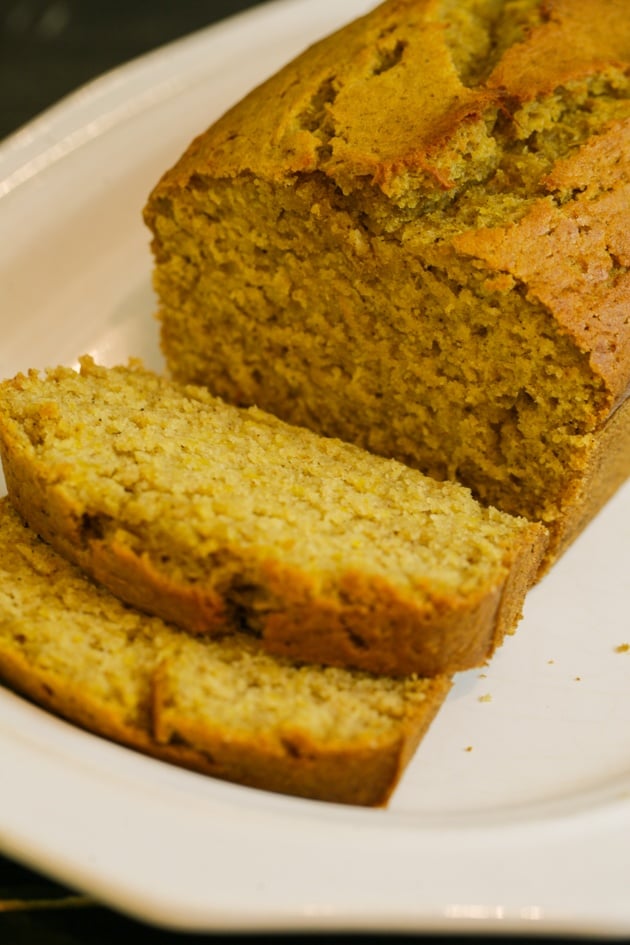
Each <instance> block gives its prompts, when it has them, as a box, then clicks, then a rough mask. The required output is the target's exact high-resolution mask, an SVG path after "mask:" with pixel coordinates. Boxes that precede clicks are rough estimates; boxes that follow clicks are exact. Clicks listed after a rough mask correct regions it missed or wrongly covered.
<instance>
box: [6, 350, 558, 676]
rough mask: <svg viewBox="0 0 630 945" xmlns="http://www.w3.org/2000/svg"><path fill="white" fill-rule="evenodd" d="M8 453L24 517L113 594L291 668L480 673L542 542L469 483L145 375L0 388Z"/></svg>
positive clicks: (33, 381)
mask: <svg viewBox="0 0 630 945" xmlns="http://www.w3.org/2000/svg"><path fill="white" fill-rule="evenodd" d="M0 448H1V450H2V457H3V463H4V468H5V475H6V479H7V483H8V489H9V494H10V496H11V499H12V501H13V503H14V504H15V505H16V507H17V508H18V509H19V510H20V512H21V514H22V515H23V516H24V518H25V519H26V520H27V521H29V523H30V524H31V525H32V526H33V527H34V528H35V529H36V530H37V531H38V532H39V533H40V534H42V535H43V536H44V537H45V538H46V539H47V540H49V541H51V542H52V543H53V544H54V545H55V547H57V549H58V550H60V551H62V552H63V553H64V554H66V555H68V556H70V557H71V558H72V559H73V560H75V561H76V562H77V563H79V564H80V565H81V566H82V567H85V568H86V569H87V570H88V571H89V572H90V573H91V574H92V575H93V576H94V577H96V578H97V579H99V580H102V581H103V582H104V583H106V584H108V586H110V589H111V590H114V591H115V592H117V593H119V595H120V596H123V597H124V598H125V599H127V600H128V601H129V602H130V603H133V604H137V605H139V606H144V607H145V608H146V609H148V610H150V611H152V612H156V613H158V615H160V616H162V617H169V618H170V619H173V620H175V621H176V622H180V623H182V625H184V626H186V627H187V629H193V630H196V631H214V632H217V633H225V632H226V627H230V626H232V627H233V626H235V625H240V626H241V627H242V628H243V629H247V630H248V631H249V632H251V633H253V634H255V635H257V636H260V637H262V639H263V640H264V641H268V642H269V644H270V645H272V646H273V645H274V641H275V643H276V645H277V646H278V647H279V648H280V649H281V650H283V649H284V650H287V651H289V650H290V651H291V653H290V655H293V656H295V657H296V658H313V657H315V655H316V654H317V659H318V660H319V659H320V658H321V660H323V661H325V662H328V661H329V660H328V658H327V653H329V651H330V654H329V655H330V662H333V663H338V664H346V663H351V664H354V665H358V666H360V667H361V668H367V669H371V670H372V669H373V670H374V671H384V672H389V671H392V672H406V671H420V670H421V669H422V670H423V671H426V670H427V669H430V670H431V671H432V672H436V671H441V670H442V669H444V670H445V671H451V669H454V668H458V666H459V664H460V663H461V662H463V663H465V662H467V661H468V660H469V659H471V658H472V659H474V660H478V659H483V658H485V656H486V655H487V651H488V649H489V648H491V647H492V646H493V645H494V643H495V642H496V639H495V638H496V637H497V636H498V635H500V634H502V633H504V632H506V631H508V630H511V629H513V625H514V624H515V623H516V620H517V619H518V617H520V607H521V603H522V598H523V596H524V593H525V591H526V588H527V586H528V585H529V584H530V583H531V581H532V580H533V572H534V571H535V568H536V565H537V562H538V560H539V558H540V554H541V553H542V548H543V546H544V541H545V537H544V535H543V534H542V531H543V530H542V529H540V528H539V527H538V526H532V525H530V524H529V523H528V522H526V521H525V520H524V519H515V518H513V517H511V516H509V515H506V514H504V513H501V512H498V511H496V510H495V509H492V508H484V507H482V506H481V505H480V504H478V503H477V502H476V501H475V500H474V499H473V498H472V497H471V495H470V493H469V492H468V490H467V489H465V488H462V487H460V486H458V485H456V484H452V483H448V482H447V483H442V482H436V481H434V480H432V479H429V478H427V477H425V476H423V475H421V474H420V473H419V472H418V471H416V470H413V469H410V468H408V467H406V466H404V465H403V464H401V463H399V462H397V461H395V460H388V459H384V458H382V457H378V456H373V455H371V454H368V453H367V452H365V451H363V450H361V449H359V448H357V447H355V446H352V445H348V444H345V443H342V442H340V441H338V440H335V439H331V438H324V437H321V436H318V435H316V434H314V433H312V432H311V431H309V430H306V429H300V428H296V427H292V426H288V425H286V424H284V423H282V422H281V421H279V420H276V419H275V418H273V417H272V416H270V415H268V414H266V413H263V412H262V411H260V410H258V409H255V408H251V409H248V410H243V409H238V408H235V407H232V406H229V405H226V404H224V403H223V402H222V401H220V400H218V399H217V398H214V397H212V396H211V395H209V394H208V393H207V392H206V391H205V390H204V389H201V388H193V387H190V386H189V387H187V388H183V387H181V386H180V385H178V384H176V383H173V382H170V381H168V380H165V379H163V378H160V377H158V376H157V375H155V374H153V373H152V372H149V371H145V370H143V369H142V368H140V367H139V366H138V365H135V366H131V367H120V368H112V369H107V368H102V367H98V366H96V365H95V364H94V363H93V362H92V361H91V360H90V359H84V361H83V367H82V371H81V373H76V372H74V371H72V370H70V369H68V368H58V369H55V370H53V371H50V372H48V374H47V375H45V376H40V375H39V374H37V373H36V372H31V374H30V375H29V376H28V377H25V376H23V375H20V376H18V377H17V378H16V379H14V380H13V381H9V382H7V383H5V384H4V385H3V386H2V389H1V392H0ZM278 641H279V642H278ZM397 641H398V642H399V643H400V644H401V647H400V651H397V650H396V642H397ZM287 655H289V653H288V652H287Z"/></svg>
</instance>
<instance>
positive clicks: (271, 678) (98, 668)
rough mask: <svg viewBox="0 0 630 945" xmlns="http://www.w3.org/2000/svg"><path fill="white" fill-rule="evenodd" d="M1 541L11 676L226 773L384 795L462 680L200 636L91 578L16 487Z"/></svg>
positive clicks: (325, 794)
mask: <svg viewBox="0 0 630 945" xmlns="http://www.w3.org/2000/svg"><path fill="white" fill-rule="evenodd" d="M0 542H1V543H2V556H1V557H0V674H2V676H3V677H4V678H5V679H8V681H9V682H11V683H13V684H14V685H15V686H16V687H17V688H18V689H20V690H22V691H24V692H26V693H27V694H28V695H30V696H31V697H33V698H35V699H36V700H37V701H39V702H41V703H42V704H44V705H47V706H48V707H49V708H53V709H54V710H56V711H58V712H60V713H61V714H62V715H65V716H66V717H68V718H70V719H72V720H74V721H76V722H79V723H81V724H83V725H85V726H86V727H87V728H90V729H92V730H94V731H97V732H101V733H103V734H106V735H108V736H110V737H113V738H116V739H117V740H119V741H122V742H125V743H127V744H131V745H132V746H134V747H136V748H140V749H142V750H144V751H147V752H149V753H151V754H155V755H157V756H158V757H165V758H166V760H171V761H176V762H179V763H183V764H186V765H188V766H189V767H192V768H199V769H200V770H202V771H206V772H207V773H210V774H214V775H216V776H218V777H226V778H228V779H229V780H237V781H240V782H242V783H245V784H249V785H252V786H255V787H263V788H270V789H272V790H279V791H286V792H288V793H296V794H302V795H304V796H312V797H318V798H320V799H324V800H337V801H341V802H347V803H361V804H377V803H383V802H384V801H385V800H386V799H387V797H388V796H389V793H390V792H391V790H392V789H393V786H394V784H395V783H396V781H397V779H398V777H399V776H400V774H401V772H402V770H403V768H404V765H405V764H406V762H407V761H408V759H409V757H410V756H411V754H412V752H413V750H414V748H415V746H416V744H417V742H418V741H419V739H420V737H421V735H422V734H423V732H424V731H425V729H426V727H427V726H428V724H429V722H430V721H431V719H432V718H433V715H434V714H435V712H436V711H437V708H438V706H439V705H440V704H441V702H442V700H443V699H444V698H445V696H446V694H447V692H448V690H449V687H450V681H449V680H448V679H447V678H445V677H439V678H435V679H420V678H418V677H415V676H409V677H406V678H404V679H391V678H388V677H382V676H378V677H376V676H370V675H369V674H367V673H361V672H349V671H345V670H343V669H337V668H332V667H323V666H315V665H300V664H295V663H292V662H290V661H288V660H284V659H277V658H274V657H273V656H270V655H269V654H266V653H265V652H263V651H262V650H261V649H260V647H259V645H258V644H257V642H256V641H255V640H252V639H251V638H250V637H246V636H243V635H241V634H234V635H232V636H230V637H226V638H225V639H221V640H214V639H209V638H204V639H203V640H200V639H195V638H194V637H192V636H190V635H187V634H186V633H183V632H181V631H179V630H178V629H176V628H175V627H173V626H170V625H167V624H165V623H163V622H162V621H161V620H159V619H157V618H151V617H147V616H146V615H145V614H142V613H140V612H138V611H136V610H134V609H133V608H131V607H128V606H126V605H125V604H123V603H122V602H121V601H119V600H118V599H117V598H115V597H113V596H112V595H110V594H109V593H108V592H107V591H106V590H104V589H103V588H101V587H99V586H97V585H95V584H93V583H92V582H90V581H89V580H88V579H87V578H86V577H85V576H84V575H83V574H82V573H81V572H80V571H79V569H78V568H76V567H75V566H74V565H72V564H70V563H69V562H68V561H66V560H65V559H64V558H62V557H60V556H59V555H57V554H56V553H55V552H54V551H53V550H52V549H51V548H50V547H49V546H48V545H46V544H44V543H43V542H42V541H41V540H40V539H39V538H38V537H37V536H36V535H35V534H34V532H33V531H32V530H30V529H29V528H27V527H26V526H25V525H24V524H23V523H22V522H21V520H20V519H19V518H18V516H17V514H16V513H15V512H14V510H13V509H12V507H11V506H10V505H9V503H8V501H7V499H6V498H5V499H3V500H0ZM362 782H364V783H362Z"/></svg>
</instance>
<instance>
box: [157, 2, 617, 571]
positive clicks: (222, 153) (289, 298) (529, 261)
mask: <svg viewBox="0 0 630 945" xmlns="http://www.w3.org/2000/svg"><path fill="white" fill-rule="evenodd" d="M629 63H630V16H629V15H628V5H627V4H626V3H624V2H622V0H554V2H553V3H549V2H546V0H388V2H385V3H383V4H381V5H380V6H378V7H377V8H376V9H374V10H373V11H372V12H370V13H368V14H367V15H366V16H365V17H362V18H361V19H358V20H356V21H354V22H352V23H350V24H349V25H348V26H346V27H345V28H344V29H342V30H341V31H339V32H337V33H335V34H334V35H332V36H330V37H328V38H326V39H324V40H323V41H321V42H319V43H318V44H316V45H315V46H313V47H312V48H310V49H309V50H307V51H306V52H305V53H304V54H303V55H301V56H300V57H299V58H297V59H296V60H295V61H294V62H292V63H290V64H289V65H287V66H286V67H285V68H283V69H282V70H281V71H280V72H279V73H278V74H277V75H275V76H273V77H272V78H270V79H269V80H268V81H267V82H265V83H264V84H263V85H261V86H260V87H259V88H257V89H255V90H254V91H253V92H252V93H251V94H250V95H248V96H247V97H246V98H245V99H244V100H242V101H241V102H240V103H238V104H237V105H236V106H235V107H234V108H232V109H231V110H230V111H229V112H228V113H227V114H226V115H225V116H224V117H223V118H221V119H220V120H219V121H218V122H217V123H216V124H214V125H213V127H211V128H210V129H209V130H207V131H206V132H205V133H203V134H201V135H200V136H199V137H198V138H197V139H196V140H195V141H194V142H193V143H192V144H191V146H190V147H189V149H188V150H187V151H186V152H185V154H184V155H183V156H182V157H181V159H180V160H179V161H178V163H177V164H176V165H175V166H174V167H173V168H172V169H171V170H169V171H168V172H166V174H165V175H164V177H163V178H162V180H161V181H160V182H159V183H158V184H157V186H156V187H155V189H154V190H153V192H152V194H151V196H150V198H149V200H148V204H147V206H146V210H145V217H146V221H147V224H148V226H149V227H150V229H151V231H152V234H153V250H154V254H155V262H156V268H155V286H156V290H157V293H158V296H159V317H160V320H161V333H162V346H163V350H164V352H165V355H166V359H167V363H168V367H169V369H170V371H171V372H172V374H173V375H174V376H175V377H176V378H178V379H180V380H182V381H187V382H195V383H200V384H205V385H208V387H209V388H210V389H211V390H212V391H213V392H214V393H216V394H218V395H220V396H222V397H224V398H226V399H228V400H230V401H233V402H235V403H238V404H242V405H248V404H257V405H258V406H259V407H261V408H263V409H265V410H268V411H270V412H272V413H274V414H276V415H278V416H279V417H281V418H283V419H285V420H288V421H291V422H293V423H297V424H300V425H304V426H308V427H311V428H313V429H314V430H317V431H319V432H323V433H325V434H327V435H332V436H336V437H340V438H341V439H344V440H347V441H352V442H355V443H357V444H360V445H361V446H363V447H365V448H367V449H369V450H371V451H373V452H376V453H381V454H383V455H386V456H391V457H395V458H397V459H398V460H401V461H403V462H405V463H408V464H410V465H412V466H415V467H417V468H419V469H420V470H422V471H423V472H424V473H426V474H429V475H431V476H434V477H436V478H439V479H453V480H458V481H460V482H462V483H464V484H465V485H467V486H468V487H470V488H471V490H472V491H473V493H474V495H475V496H476V497H477V498H479V499H480V500H481V501H483V502H484V503H487V504H490V505H495V506H497V507H499V508H501V509H502V510H504V511H508V512H511V513H513V514H518V515H522V516H525V517H526V518H528V519H530V520H536V521H541V522H544V523H545V524H546V526H547V527H548V528H549V530H550V532H551V541H550V545H549V551H548V555H547V557H546V559H545V567H548V566H549V564H550V563H551V562H552V561H553V560H554V559H555V558H556V557H557V556H558V555H559V554H560V553H561V551H562V550H563V549H564V548H565V547H566V546H567V544H568V543H569V542H570V541H571V540H572V539H573V538H574V537H575V536H576V535H577V534H578V533H579V532H580V530H581V529H582V528H583V527H584V525H585V524H586V522H587V521H588V520H589V519H590V518H591V517H592V516H593V515H594V514H595V513H596V512H597V510H598V509H599V508H600V506H601V505H602V504H603V502H605V501H606V499H607V498H608V497H609V496H610V495H611V493H612V492H613V491H614V490H615V489H616V488H617V486H618V485H619V484H620V483H621V482H622V481H623V480H624V479H625V478H626V477H627V475H628V473H629V472H630V402H628V400H627V392H628V384H629V381H630V320H629V319H628V310H629V305H630V270H629V264H630V242H629V236H628V234H629V232H630V227H629V226H628V220H629V214H630V98H629V88H630V79H629Z"/></svg>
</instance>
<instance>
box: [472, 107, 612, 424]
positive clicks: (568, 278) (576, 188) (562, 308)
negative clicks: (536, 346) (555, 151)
mask: <svg viewBox="0 0 630 945" xmlns="http://www.w3.org/2000/svg"><path fill="white" fill-rule="evenodd" d="M546 185H547V188H548V190H549V191H550V192H551V195H552V197H553V198H554V199H551V200H550V199H549V198H541V199H540V200H537V201H536V202H535V203H534V204H533V206H532V207H531V209H530V210H529V211H528V212H527V213H526V214H525V216H524V217H522V218H521V219H520V220H519V221H518V222H516V223H512V224H510V225H509V226H507V227H496V228H492V229H485V230H483V229H481V230H474V231H473V230H470V231H468V232H467V233H463V234H461V235H460V236H457V237H455V239H454V240H453V244H454V246H455V248H456V249H457V250H459V251H460V252H461V253H465V254H467V255H470V256H472V257H474V258H476V259H478V260H481V261H483V263H485V264H486V265H487V266H488V267H489V271H490V272H491V273H493V274H496V273H504V274H505V273H509V275H510V276H512V277H514V278H515V279H516V280H517V281H518V282H519V283H520V284H521V285H522V286H524V287H526V291H527V294H528V296H529V297H533V298H536V299H537V300H538V301H540V302H542V303H543V305H545V306H546V308H547V309H548V310H549V311H550V312H551V313H552V314H553V316H554V318H555V319H556V321H557V323H558V325H560V326H561V328H562V330H563V331H565V332H567V333H568V334H570V335H571V336H572V338H573V339H574V340H575V342H576V344H577V346H578V347H579V348H580V350H582V351H588V352H590V363H591V366H592V369H593V371H594V372H595V373H597V374H599V375H600V376H601V377H602V378H603V379H604V380H605V382H606V385H607V387H608V389H609V391H610V399H609V401H608V404H607V412H608V411H610V410H611V409H612V408H613V407H614V405H615V403H618V402H619V401H620V399H622V398H623V397H624V395H625V392H626V390H627V388H628V385H629V384H630V320H629V319H628V307H629V305H630V268H629V267H630V233H629V231H628V208H629V207H630V119H626V120H625V121H618V122H613V123H612V124H611V125H610V126H609V127H608V128H607V129H606V131H605V132H604V133H603V134H601V135H599V136H597V137H596V138H593V139H592V140H591V141H589V142H588V143H587V144H586V145H585V146H584V147H582V148H581V149H579V150H578V151H577V152H576V153H575V154H574V155H572V156H571V157H568V158H566V159H565V160H563V161H561V162H558V164H556V166H555V167H554V169H553V171H552V173H551V174H549V175H548V176H547V178H546ZM604 416H605V415H604Z"/></svg>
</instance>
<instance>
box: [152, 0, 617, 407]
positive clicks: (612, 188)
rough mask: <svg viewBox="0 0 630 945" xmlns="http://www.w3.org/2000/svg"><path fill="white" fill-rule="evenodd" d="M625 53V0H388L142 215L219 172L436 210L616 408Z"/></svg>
mask: <svg viewBox="0 0 630 945" xmlns="http://www.w3.org/2000/svg"><path fill="white" fill-rule="evenodd" d="M629 64H630V17H629V16H628V11H627V5H626V3H625V0H553V2H552V0H478V2H476V3H474V4H473V3H468V2H460V0H458V2H455V0H387V2H385V3H383V4H381V5H380V6H378V7H377V8H376V9H374V10H373V11H371V12H370V13H369V14H368V15H367V16H365V17H362V18H359V19H358V20H355V21H354V22H352V23H350V24H348V25H347V26H346V27H344V28H343V29H341V30H339V31H338V32H336V33H334V34H333V35H331V36H329V37H327V38H326V39H324V40H322V41H320V42H319V43H317V44H315V45H313V46H312V47H311V48H309V49H307V50H306V51H305V52H304V53H303V54H302V55H301V56H299V57H298V58H297V59H295V60H294V61H293V62H292V63H290V64H289V65H287V66H286V67H285V68H284V69H282V70H281V71H280V72H278V73H277V74H276V75H274V76H272V77H271V78H270V79H269V80H268V81H266V82H265V83H263V84H262V85H261V86H259V87H258V88H257V89H255V90H254V91H253V92H252V93H250V94H249V95H248V96H246V97H245V98H244V99H243V100H242V101H241V102H240V103H239V104H237V105H236V106H235V107H234V108H232V109H231V110H230V111H229V112H227V114H226V115H225V116H223V118H221V119H220V120H219V121H218V122H217V123H216V124H214V125H213V127H212V128H210V129H209V130H208V131H207V132H205V133H204V134H202V135H201V136H199V137H198V138H197V139H196V140H195V141H194V142H193V143H192V144H191V146H190V147H189V149H188V150H187V151H186V153H185V154H184V155H183V156H182V157H181V159H180V160H179V161H178V163H177V164H176V165H175V166H174V167H173V168H172V169H171V170H170V171H169V172H167V173H166V174H165V175H164V177H163V178H162V180H161V181H160V183H159V184H158V185H157V187H156V188H155V190H154V192H153V194H152V195H151V197H150V199H149V202H148V205H147V209H146V211H145V217H146V222H147V224H148V225H149V227H152V228H153V227H154V221H155V216H156V214H158V213H159V212H160V210H159V205H160V201H161V199H162V198H165V199H167V200H168V199H169V197H170V196H171V195H173V194H174V193H176V192H177V191H178V190H179V191H181V190H184V189H187V188H188V189H189V190H190V189H192V190H194V189H195V188H200V189H203V187H205V186H207V183H208V181H210V180H211V179H215V180H221V179H222V180H230V179H235V178H236V179H242V180H245V179H246V178H249V179H250V180H251V179H257V180H260V181H264V182H266V183H269V184H273V185H274V186H278V185H279V186H283V185H287V186H291V185H293V184H295V183H296V182H299V181H301V180H305V179H308V178H314V177H315V176H318V177H320V178H321V180H322V181H325V182H326V183H327V186H330V187H331V188H334V190H335V191H336V192H337V193H338V194H339V195H340V198H341V199H351V200H352V201H354V202H355V203H356V204H357V209H358V211H359V212H360V213H362V212H363V211H365V213H364V216H365V217H366V218H370V219H371V221H372V225H374V221H375V220H378V221H379V225H381V226H389V227H391V230H390V232H391V233H392V234H393V235H394V236H395V237H396V238H398V236H399V235H400V227H402V226H407V227H408V226H409V225H412V226H419V225H422V226H425V219H426V213H427V212H429V213H431V212H433V211H434V210H435V208H438V209H439V210H440V212H441V213H442V218H441V219H442V224H441V225H443V232H442V233H441V234H438V236H436V237H435V238H434V242H435V245H436V246H437V245H438V244H440V243H444V241H445V239H446V240H448V241H451V240H452V242H451V245H452V246H453V247H454V248H455V250H456V252H457V253H459V254H461V255H462V256H463V257H468V258H469V259H471V260H473V262H474V263H475V265H478V266H479V267H480V268H488V269H489V270H490V272H495V273H496V275H497V276H498V277H500V278H503V279H507V280H511V281H512V282H513V283H519V284H521V285H523V286H524V287H525V290H526V291H527V293H528V294H529V297H530V298H532V299H535V300H536V302H537V303H542V304H543V305H544V306H546V307H547V308H548V309H549V310H550V311H551V313H552V315H553V317H554V318H555V319H556V321H557V323H558V325H559V326H560V328H561V330H562V331H563V332H565V333H567V334H568V335H569V336H570V337H571V338H572V339H573V341H574V342H575V343H576V344H577V346H578V348H579V349H580V350H581V351H582V352H585V353H589V355H590V363H591V369H592V371H593V373H594V374H595V375H597V376H599V377H601V378H602V380H603V381H604V384H605V386H606V389H607V391H608V397H607V408H606V410H607V412H608V411H610V410H612V409H614V406H615V405H616V404H619V403H620V402H621V401H622V400H623V399H624V397H625V396H626V395H627V390H628V385H629V383H630V344H629V341H630V337H629V336H630V326H629V325H628V317H627V307H628V299H629V297H630V275H629V273H628V257H629V255H630V253H629V246H628V236H627V227H626V226H625V220H627V218H628V212H629V210H630V188H629V185H628V184H627V178H628V162H629V160H630V158H629V149H630V101H629V93H628V90H629V78H628V74H629ZM602 103H603V104H602ZM471 194H472V199H471ZM462 207H464V208H466V209H467V214H468V215H467V216H466V215H465V214H464V213H462ZM471 207H472V209H473V210H474V214H473V216H472V217H471ZM475 208H476V209H475ZM458 215H459V216H458ZM473 218H474V219H475V220H476V221H477V222H476V225H472V226H471V225H470V222H471V220H472V219H473ZM383 221H385V222H383ZM396 227H398V228H399V229H398V230H396V229H395V228H396ZM425 228H426V227H425ZM457 230H459V232H457Z"/></svg>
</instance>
